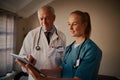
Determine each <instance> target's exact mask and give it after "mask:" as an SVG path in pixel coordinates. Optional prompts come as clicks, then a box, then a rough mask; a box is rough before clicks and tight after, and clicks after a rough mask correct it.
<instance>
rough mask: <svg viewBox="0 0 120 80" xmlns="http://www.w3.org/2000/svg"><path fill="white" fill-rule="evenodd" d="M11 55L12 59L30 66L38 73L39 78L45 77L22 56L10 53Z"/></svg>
mask: <svg viewBox="0 0 120 80" xmlns="http://www.w3.org/2000/svg"><path fill="white" fill-rule="evenodd" d="M11 55H12V56H13V58H15V59H19V60H21V61H22V62H24V63H26V64H30V65H31V66H32V67H33V68H34V69H35V70H36V71H37V72H39V73H40V76H41V77H47V76H46V75H45V74H43V73H42V72H40V70H39V69H37V68H36V67H35V66H34V65H33V64H32V63H30V62H29V61H27V60H26V59H25V57H24V56H19V55H16V54H13V53H11Z"/></svg>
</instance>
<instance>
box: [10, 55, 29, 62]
mask: <svg viewBox="0 0 120 80" xmlns="http://www.w3.org/2000/svg"><path fill="white" fill-rule="evenodd" d="M11 55H12V56H13V58H15V59H16V58H17V59H19V60H21V61H22V62H24V63H26V64H29V63H30V62H29V61H27V60H26V59H25V57H24V56H19V55H16V54H12V53H11Z"/></svg>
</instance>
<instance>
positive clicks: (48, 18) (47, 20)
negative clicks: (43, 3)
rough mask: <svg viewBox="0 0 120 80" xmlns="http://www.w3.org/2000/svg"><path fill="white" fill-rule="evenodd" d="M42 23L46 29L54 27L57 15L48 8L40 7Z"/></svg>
mask: <svg viewBox="0 0 120 80" xmlns="http://www.w3.org/2000/svg"><path fill="white" fill-rule="evenodd" d="M38 17H39V21H40V25H41V26H42V28H43V29H45V30H50V29H52V27H53V23H54V20H55V16H54V15H53V14H52V13H51V12H50V11H49V10H48V9H40V10H39V12H38Z"/></svg>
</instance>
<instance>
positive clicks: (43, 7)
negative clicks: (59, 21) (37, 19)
mask: <svg viewBox="0 0 120 80" xmlns="http://www.w3.org/2000/svg"><path fill="white" fill-rule="evenodd" d="M40 9H48V10H49V11H50V12H51V14H53V15H55V10H54V8H53V7H51V6H49V5H45V6H42V7H41V8H40ZM40 9H38V14H39V10H40Z"/></svg>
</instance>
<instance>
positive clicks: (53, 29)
mask: <svg viewBox="0 0 120 80" xmlns="http://www.w3.org/2000/svg"><path fill="white" fill-rule="evenodd" d="M42 30H43V32H44V33H45V32H50V35H49V38H50V39H51V37H52V35H53V33H54V32H55V30H56V29H55V26H54V25H53V27H52V29H51V30H49V31H48V30H45V29H43V28H42Z"/></svg>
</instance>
